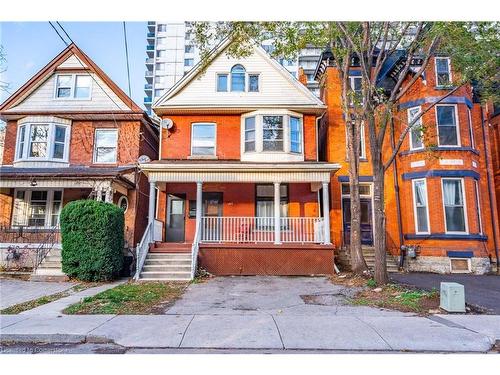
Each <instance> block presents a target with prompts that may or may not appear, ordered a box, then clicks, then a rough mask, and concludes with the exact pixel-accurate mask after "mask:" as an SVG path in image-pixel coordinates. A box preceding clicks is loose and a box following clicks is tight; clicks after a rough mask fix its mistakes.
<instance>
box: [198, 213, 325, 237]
mask: <svg viewBox="0 0 500 375" xmlns="http://www.w3.org/2000/svg"><path fill="white" fill-rule="evenodd" d="M275 223H276V218H275V217H242V216H239V217H232V216H203V217H202V218H201V242H205V243H275V235H276V232H278V233H279V237H280V242H281V243H319V244H321V243H325V238H324V233H325V230H324V219H323V218H322V217H280V218H279V223H280V224H279V228H276V227H275ZM276 229H277V230H276Z"/></svg>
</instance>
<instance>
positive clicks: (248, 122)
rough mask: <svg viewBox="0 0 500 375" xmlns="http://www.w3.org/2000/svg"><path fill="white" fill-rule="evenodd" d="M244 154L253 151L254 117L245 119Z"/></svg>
mask: <svg viewBox="0 0 500 375" xmlns="http://www.w3.org/2000/svg"><path fill="white" fill-rule="evenodd" d="M244 141H245V152H250V151H255V116H252V117H247V118H245V136H244Z"/></svg>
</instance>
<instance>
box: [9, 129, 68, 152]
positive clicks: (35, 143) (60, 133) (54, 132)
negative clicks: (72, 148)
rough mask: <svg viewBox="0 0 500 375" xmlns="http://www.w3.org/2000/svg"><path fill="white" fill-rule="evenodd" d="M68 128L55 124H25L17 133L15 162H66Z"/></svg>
mask: <svg viewBox="0 0 500 375" xmlns="http://www.w3.org/2000/svg"><path fill="white" fill-rule="evenodd" d="M68 144H69V127H68V126H67V125H62V124H57V123H46V124H37V123H25V124H22V125H19V127H18V131H17V147H16V158H15V160H16V161H22V160H30V161H37V160H40V161H67V160H68V153H69V152H68V151H69V150H68Z"/></svg>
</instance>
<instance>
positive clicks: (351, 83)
mask: <svg viewBox="0 0 500 375" xmlns="http://www.w3.org/2000/svg"><path fill="white" fill-rule="evenodd" d="M356 78H358V79H360V80H361V84H363V78H362V77H361V76H351V75H350V76H349V87H350V89H351V91H352V92H353V93H355V92H356V91H354V80H355V79H356ZM361 90H363V88H361ZM349 104H350V105H354V101H353V100H352V98H351V100H350V102H349Z"/></svg>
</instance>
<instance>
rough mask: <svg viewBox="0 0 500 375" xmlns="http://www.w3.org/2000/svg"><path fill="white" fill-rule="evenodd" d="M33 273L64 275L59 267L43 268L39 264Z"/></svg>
mask: <svg viewBox="0 0 500 375" xmlns="http://www.w3.org/2000/svg"><path fill="white" fill-rule="evenodd" d="M35 275H50V276H65V275H66V274H65V273H63V271H62V270H61V269H60V268H44V267H43V266H40V267H38V268H37V269H36V270H35Z"/></svg>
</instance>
